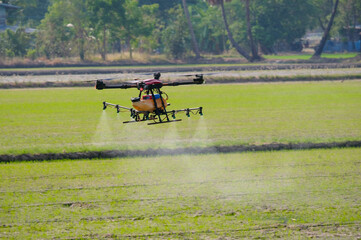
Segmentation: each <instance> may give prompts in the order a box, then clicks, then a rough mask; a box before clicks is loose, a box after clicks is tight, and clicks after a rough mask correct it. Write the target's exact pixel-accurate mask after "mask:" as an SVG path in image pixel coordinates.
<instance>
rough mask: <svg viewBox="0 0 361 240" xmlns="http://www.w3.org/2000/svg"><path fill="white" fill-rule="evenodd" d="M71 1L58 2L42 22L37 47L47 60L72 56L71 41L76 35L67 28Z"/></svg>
mask: <svg viewBox="0 0 361 240" xmlns="http://www.w3.org/2000/svg"><path fill="white" fill-rule="evenodd" d="M69 4H70V3H69V1H56V2H54V3H53V5H51V6H50V7H49V11H48V13H47V14H46V15H45V18H44V19H43V20H42V21H41V25H40V31H39V33H38V38H37V45H38V47H39V52H40V54H44V55H45V56H46V57H47V58H53V57H69V56H71V41H72V39H73V37H74V33H73V32H72V30H71V29H70V28H68V27H67V24H68V22H67V19H68V18H69V15H68V14H69V12H68V11H64V9H69Z"/></svg>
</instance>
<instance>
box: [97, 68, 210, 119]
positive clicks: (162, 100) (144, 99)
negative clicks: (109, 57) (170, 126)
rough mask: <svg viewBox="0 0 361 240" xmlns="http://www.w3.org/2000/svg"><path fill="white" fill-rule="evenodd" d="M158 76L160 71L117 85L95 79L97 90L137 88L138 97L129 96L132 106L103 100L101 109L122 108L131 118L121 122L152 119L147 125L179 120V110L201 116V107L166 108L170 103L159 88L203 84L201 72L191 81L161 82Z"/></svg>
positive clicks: (119, 109) (188, 114) (119, 110)
mask: <svg viewBox="0 0 361 240" xmlns="http://www.w3.org/2000/svg"><path fill="white" fill-rule="evenodd" d="M160 76H161V74H160V73H154V78H153V79H147V80H143V81H134V82H130V83H122V84H118V85H108V84H105V83H104V81H103V80H107V79H101V80H97V81H96V85H95V88H96V89H98V90H103V89H113V88H120V89H127V88H137V89H138V90H139V95H138V97H134V98H131V102H132V105H133V108H128V107H123V106H120V105H118V104H113V103H108V102H103V110H105V109H106V108H107V107H112V108H115V109H116V110H117V113H119V112H121V110H122V109H124V110H127V111H129V112H130V116H131V118H132V119H133V120H132V121H125V122H123V123H133V122H142V121H153V122H151V123H148V125H151V124H160V123H168V122H177V121H181V119H176V114H177V113H179V112H185V113H186V115H187V116H188V117H190V114H191V113H192V114H199V115H201V116H202V115H203V108H202V107H197V108H186V109H180V110H171V111H168V110H167V109H166V108H167V107H168V106H169V105H170V104H169V103H167V101H168V95H167V94H166V93H165V92H163V91H161V90H160V89H161V88H162V87H164V86H179V85H189V84H203V83H204V79H203V75H202V74H199V75H195V78H194V79H193V81H175V82H162V81H161V80H159V78H160ZM163 95H165V97H163ZM171 119H172V120H171Z"/></svg>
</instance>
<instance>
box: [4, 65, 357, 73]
mask: <svg viewBox="0 0 361 240" xmlns="http://www.w3.org/2000/svg"><path fill="white" fill-rule="evenodd" d="M360 67H361V63H301V64H265V65H241V64H240V65H230V66H227V65H225V66H223V65H212V64H210V65H209V66H204V65H202V66H197V65H195V66H194V67H193V66H189V65H188V66H181V65H180V66H172V65H170V66H159V67H157V66H149V67H146V66H144V67H127V68H124V67H119V68H117V67H111V68H101V67H94V68H86V67H84V68H81V67H79V68H74V69H69V68H58V69H57V68H44V69H39V68H37V69H35V70H33V69H21V70H14V69H12V70H0V76H14V75H18V76H27V75H67V74H111V73H145V72H146V73H149V72H150V73H152V72H163V73H166V72H205V71H258V70H291V69H330V68H360Z"/></svg>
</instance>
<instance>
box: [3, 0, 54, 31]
mask: <svg viewBox="0 0 361 240" xmlns="http://www.w3.org/2000/svg"><path fill="white" fill-rule="evenodd" d="M51 1H52V0H26V1H24V0H10V1H9V3H11V4H13V5H15V6H19V7H21V9H20V10H16V11H10V12H9V16H8V17H9V18H8V20H9V23H10V24H15V23H16V22H19V21H20V23H22V25H24V26H29V27H33V28H35V27H37V26H38V25H39V24H40V22H41V20H42V19H43V18H44V17H45V14H46V12H47V11H48V7H49V5H50V2H51Z"/></svg>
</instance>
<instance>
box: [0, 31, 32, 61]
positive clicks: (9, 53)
mask: <svg viewBox="0 0 361 240" xmlns="http://www.w3.org/2000/svg"><path fill="white" fill-rule="evenodd" d="M30 45H31V36H30V35H29V34H27V33H26V32H25V29H24V28H18V29H17V30H16V32H13V31H12V30H10V29H7V30H6V31H5V32H3V33H0V55H3V56H6V57H24V56H25V55H26V53H27V48H29V47H30Z"/></svg>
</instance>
